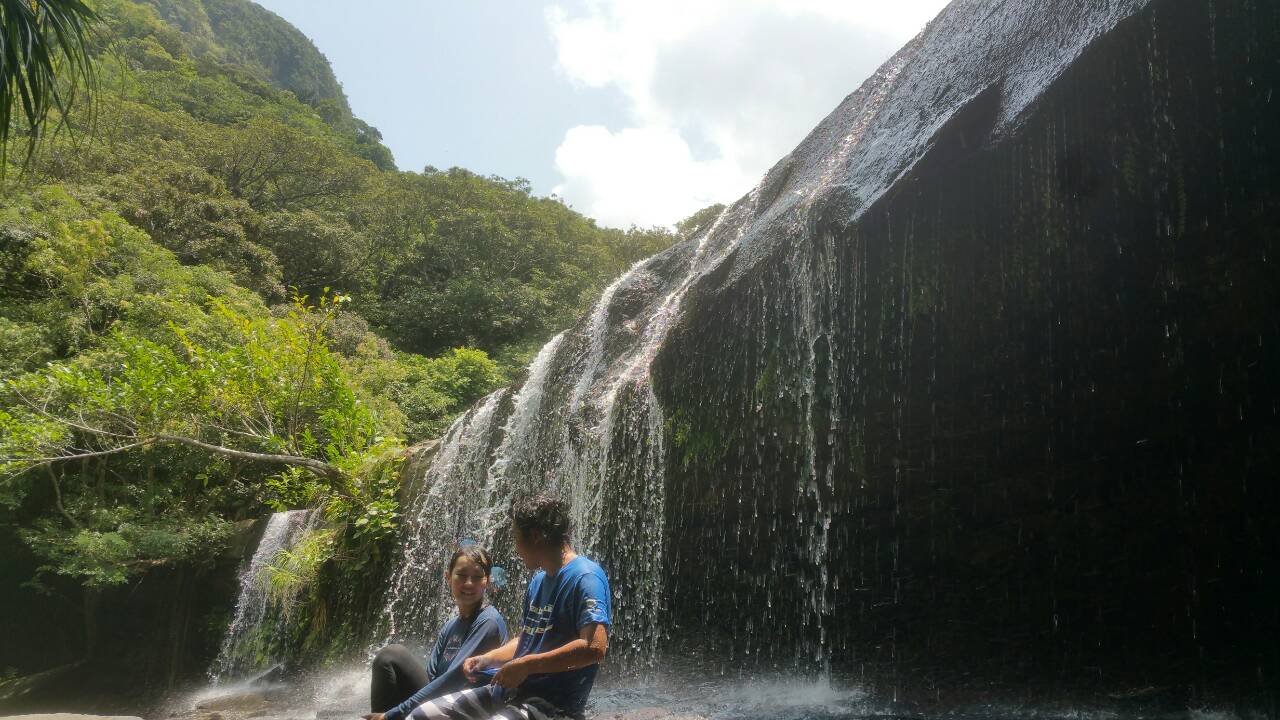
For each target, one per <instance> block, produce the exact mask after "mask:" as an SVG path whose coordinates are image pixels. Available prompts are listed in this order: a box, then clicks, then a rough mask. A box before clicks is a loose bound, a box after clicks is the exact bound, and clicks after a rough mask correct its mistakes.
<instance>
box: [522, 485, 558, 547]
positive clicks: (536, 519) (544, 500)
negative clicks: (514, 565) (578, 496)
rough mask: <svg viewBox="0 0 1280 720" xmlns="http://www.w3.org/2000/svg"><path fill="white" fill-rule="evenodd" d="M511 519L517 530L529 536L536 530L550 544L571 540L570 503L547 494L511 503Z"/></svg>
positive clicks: (531, 496)
mask: <svg viewBox="0 0 1280 720" xmlns="http://www.w3.org/2000/svg"><path fill="white" fill-rule="evenodd" d="M511 521H512V522H514V523H515V526H516V531H517V532H519V533H520V534H521V535H522V536H523V537H525V538H528V537H529V533H531V532H536V533H538V534H539V535H541V536H542V538H543V541H544V542H546V543H547V544H549V545H553V546H560V545H563V544H564V543H566V542H568V540H569V532H570V526H569V503H567V502H565V501H564V500H561V499H560V498H554V497H550V496H547V495H530V496H528V497H523V498H519V499H517V500H514V501H513V502H512V503H511Z"/></svg>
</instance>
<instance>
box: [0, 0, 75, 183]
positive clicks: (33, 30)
mask: <svg viewBox="0 0 1280 720" xmlns="http://www.w3.org/2000/svg"><path fill="white" fill-rule="evenodd" d="M97 20H98V16H97V13H95V12H94V10H93V9H92V8H91V7H89V6H88V5H87V4H85V3H84V2H83V0H0V177H3V173H4V170H5V167H6V159H7V155H8V145H9V136H10V134H11V133H12V132H13V131H14V130H15V128H16V121H17V120H19V119H21V120H24V121H25V128H24V129H25V131H26V135H27V146H26V159H25V160H24V162H23V165H24V167H25V166H26V164H27V163H28V162H30V160H31V157H32V155H33V154H34V153H35V150H36V146H37V145H38V143H39V141H40V139H41V137H43V135H44V133H45V130H46V125H47V123H48V121H49V113H50V111H52V110H54V109H56V110H57V111H58V115H59V124H61V123H62V122H63V121H65V119H66V117H67V113H68V112H69V111H70V110H71V107H72V105H73V104H74V103H75V102H76V98H77V97H78V95H79V93H80V91H81V89H82V88H84V89H87V90H89V91H90V92H91V91H92V89H93V86H94V85H95V83H96V75H95V72H94V66H93V62H92V58H91V57H90V53H89V50H88V47H89V45H88V42H89V37H90V34H91V32H92V30H93V26H94V24H95V23H96V22H97Z"/></svg>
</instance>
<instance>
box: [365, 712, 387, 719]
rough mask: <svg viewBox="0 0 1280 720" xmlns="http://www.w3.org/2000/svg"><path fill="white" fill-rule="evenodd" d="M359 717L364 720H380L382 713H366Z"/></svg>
mask: <svg viewBox="0 0 1280 720" xmlns="http://www.w3.org/2000/svg"><path fill="white" fill-rule="evenodd" d="M360 717H362V718H363V719H364V720H382V718H383V715H382V713H369V714H368V715H361V716H360Z"/></svg>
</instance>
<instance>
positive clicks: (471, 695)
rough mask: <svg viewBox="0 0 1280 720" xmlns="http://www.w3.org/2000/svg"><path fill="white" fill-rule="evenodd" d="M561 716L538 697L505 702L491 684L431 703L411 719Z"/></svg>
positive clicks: (542, 719) (539, 718)
mask: <svg viewBox="0 0 1280 720" xmlns="http://www.w3.org/2000/svg"><path fill="white" fill-rule="evenodd" d="M559 715H560V713H558V712H557V711H556V708H554V707H552V706H551V705H549V704H547V703H545V702H542V701H540V700H539V699H538V698H526V699H523V700H520V701H510V700H503V699H502V696H501V693H500V692H499V691H497V688H495V687H494V686H492V685H489V686H486V687H481V688H472V689H470V690H461V691H459V692H456V693H449V694H448V695H443V696H441V697H438V698H436V699H435V700H428V701H427V702H424V703H422V704H421V705H419V706H418V707H416V708H414V710H413V712H411V713H409V715H408V718H409V720H488V719H489V718H501V719H502V720H551V718H554V717H557V716H559Z"/></svg>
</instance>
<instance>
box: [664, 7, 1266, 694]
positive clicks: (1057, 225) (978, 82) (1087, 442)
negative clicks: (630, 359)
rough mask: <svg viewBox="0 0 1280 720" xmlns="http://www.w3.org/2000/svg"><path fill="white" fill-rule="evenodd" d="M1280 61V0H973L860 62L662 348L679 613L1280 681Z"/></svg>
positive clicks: (735, 650) (1185, 682)
mask: <svg viewBox="0 0 1280 720" xmlns="http://www.w3.org/2000/svg"><path fill="white" fill-rule="evenodd" d="M1033 13H1038V15H1037V14H1033ZM1033 28H1034V31H1032V29H1033ZM948 68H951V69H948ZM1278 87H1280V6H1277V5H1276V4H1275V3H1268V2H1249V1H1245V0H1237V1H1227V0H1216V1H1209V0H1156V1H1153V2H1150V3H1137V2H1132V3H1115V2H1113V3H1107V4H1103V3H1085V2H1065V1H1064V2H1056V3H1025V4H1019V6H1018V7H1014V4H1011V3H1003V4H1002V3H977V2H965V1H964V0H959V1H958V2H956V3H954V4H953V5H952V6H951V7H950V8H949V9H948V10H947V11H946V12H944V14H943V15H942V16H941V17H940V19H939V20H937V21H935V23H934V24H933V25H932V26H931V27H930V28H929V29H928V30H926V32H925V33H924V34H923V35H922V36H921V37H920V38H918V39H917V40H916V41H915V42H914V43H913V44H912V45H910V46H908V48H906V49H904V50H903V52H902V53H900V54H899V56H897V57H896V58H895V59H894V60H892V61H891V62H890V63H889V64H888V65H886V68H885V69H882V70H881V72H880V73H879V74H878V75H877V76H876V77H875V78H873V79H872V80H871V81H869V82H868V85H867V86H866V87H864V88H863V89H862V90H859V92H858V93H855V94H854V95H852V96H850V99H849V100H847V101H846V102H845V104H844V105H842V106H841V108H840V109H838V110H837V111H836V113H834V114H833V115H832V117H830V118H828V119H827V120H826V121H824V123H823V124H822V125H821V126H819V128H818V129H817V130H815V131H814V134H813V135H812V136H811V137H810V138H809V139H808V140H807V141H806V142H805V144H803V145H802V146H801V147H800V148H798V149H797V151H796V152H795V153H793V155H792V157H790V158H788V159H787V161H785V162H784V163H780V165H779V167H778V168H776V169H775V171H773V172H772V173H771V174H770V176H769V178H768V179H767V180H766V183H765V186H766V187H765V188H764V189H767V190H768V192H764V189H762V191H761V194H759V195H757V197H756V198H755V201H756V202H757V203H760V202H762V201H763V203H762V204H763V205H764V206H765V207H761V208H759V209H758V210H757V211H756V212H754V213H753V215H752V219H751V220H750V221H749V223H748V227H747V229H746V231H745V233H744V237H743V239H742V240H741V241H740V244H739V247H738V248H737V250H736V251H735V253H734V256H733V258H732V259H731V261H730V262H728V263H726V264H725V265H724V266H723V267H721V268H720V269H719V270H718V271H717V272H712V273H709V274H707V275H706V276H705V277H703V278H701V279H700V280H699V281H698V282H697V284H696V285H695V286H694V287H693V288H692V289H691V290H690V292H689V296H688V299H687V301H686V302H685V304H684V312H683V315H682V318H681V320H680V322H679V323H678V324H677V325H676V327H675V328H674V329H673V331H672V333H671V336H670V337H669V339H668V340H667V342H666V343H665V344H664V346H663V347H662V349H661V351H660V352H659V353H658V355H657V357H656V360H655V363H654V377H655V382H654V386H655V387H654V390H655V392H656V394H657V397H658V399H659V402H660V404H661V407H662V408H663V411H664V416H665V421H666V424H667V430H668V432H667V438H668V439H669V440H668V448H667V466H666V473H665V478H666V538H667V548H668V549H667V568H668V577H667V598H668V604H669V607H668V615H669V617H671V618H673V622H674V623H675V625H677V626H678V629H676V630H673V631H672V634H673V635H674V636H676V637H685V638H687V639H688V640H689V643H690V646H691V647H694V646H696V647H698V648H699V649H700V650H701V652H700V655H701V656H702V657H713V658H721V659H722V660H723V662H724V663H725V664H726V665H729V666H734V667H739V666H746V667H759V668H768V667H778V666H781V667H796V666H799V667H810V668H815V669H816V668H821V667H830V668H831V669H832V671H834V672H836V673H847V674H850V675H852V676H854V677H856V678H863V679H865V681H867V682H868V683H869V684H871V685H872V686H873V687H875V688H877V689H888V688H890V687H893V688H897V689H900V690H901V691H902V692H903V693H904V694H907V695H912V694H914V695H915V696H917V697H927V698H933V697H941V696H942V695H943V694H945V693H948V692H953V691H957V690H959V689H962V688H967V689H970V690H972V689H974V688H979V687H983V688H994V690H993V691H992V692H993V694H995V695H1001V696H1004V697H1008V696H1010V695H1016V694H1017V693H1019V692H1025V693H1028V694H1033V695H1035V694H1041V693H1043V692H1045V691H1052V692H1061V693H1064V694H1078V695H1093V696H1102V695H1105V694H1107V693H1124V692H1127V691H1131V690H1132V689H1134V688H1156V689H1157V690H1156V691H1155V692H1157V693H1158V694H1159V693H1163V694H1164V696H1166V697H1173V698H1174V700H1173V701H1172V702H1175V703H1184V705H1183V706H1184V707H1185V703H1186V702H1188V701H1190V702H1193V703H1194V702H1197V701H1204V700H1212V699H1224V698H1225V699H1230V700H1238V701H1241V702H1245V703H1254V704H1261V705H1265V704H1266V703H1272V705H1271V707H1273V708H1274V707H1275V705H1274V703H1275V702H1276V698H1277V696H1276V688H1277V687H1280V656H1277V654H1276V651H1275V647H1276V641H1277V638H1280V610H1278V609H1277V608H1280V570H1278V568H1280V541H1278V540H1277V534H1276V527H1277V525H1276V521H1275V517H1276V513H1277V511H1278V510H1280V496H1278V495H1280V491H1278V490H1277V483H1276V480H1275V479H1276V477H1277V475H1278V474H1280V418H1278V417H1277V408H1278V407H1280V315H1278V314H1277V312H1276V309H1277V308H1280V269H1278V268H1277V262H1278V260H1280V231H1277V228H1280V96H1276V97H1273V94H1274V91H1275V90H1276V89H1277V88H1278ZM913 103H914V105H913ZM912 112H915V113H916V114H915V115H914V116H913V115H912ZM1041 696H1042V695H1041Z"/></svg>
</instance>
